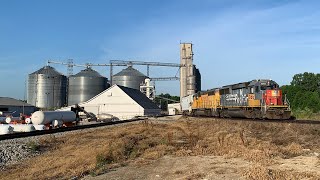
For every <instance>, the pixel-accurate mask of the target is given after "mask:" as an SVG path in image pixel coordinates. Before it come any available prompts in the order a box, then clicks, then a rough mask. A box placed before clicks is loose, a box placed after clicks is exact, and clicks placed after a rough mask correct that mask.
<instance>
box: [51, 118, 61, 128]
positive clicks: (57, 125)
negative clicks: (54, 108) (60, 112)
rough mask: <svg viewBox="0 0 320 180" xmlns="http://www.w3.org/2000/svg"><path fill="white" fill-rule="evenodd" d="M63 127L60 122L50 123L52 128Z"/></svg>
mask: <svg viewBox="0 0 320 180" xmlns="http://www.w3.org/2000/svg"><path fill="white" fill-rule="evenodd" d="M62 125H63V121H61V120H57V119H56V120H53V121H52V127H61V126H62Z"/></svg>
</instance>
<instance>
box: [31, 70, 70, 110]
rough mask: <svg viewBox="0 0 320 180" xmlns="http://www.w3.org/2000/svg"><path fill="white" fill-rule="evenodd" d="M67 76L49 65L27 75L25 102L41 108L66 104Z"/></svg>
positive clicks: (51, 107)
mask: <svg viewBox="0 0 320 180" xmlns="http://www.w3.org/2000/svg"><path fill="white" fill-rule="evenodd" d="M66 89H67V77H66V76H64V75H62V74H61V73H59V72H57V71H56V70H55V69H54V68H53V67H51V66H44V67H43V68H41V69H39V70H37V71H35V72H33V73H31V74H29V75H28V95H27V96H28V97H27V102H28V103H29V104H32V105H34V106H36V107H39V108H43V109H54V108H58V107H62V106H64V105H66Z"/></svg>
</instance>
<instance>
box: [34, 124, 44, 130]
mask: <svg viewBox="0 0 320 180" xmlns="http://www.w3.org/2000/svg"><path fill="white" fill-rule="evenodd" d="M33 127H34V129H35V130H37V131H42V130H45V129H46V126H45V125H33Z"/></svg>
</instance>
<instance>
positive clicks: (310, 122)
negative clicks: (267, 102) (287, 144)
mask: <svg viewBox="0 0 320 180" xmlns="http://www.w3.org/2000/svg"><path fill="white" fill-rule="evenodd" d="M186 117H188V116H186ZM193 117H194V116H193ZM199 117H201V118H208V119H209V118H214V119H220V120H229V121H249V122H263V123H272V122H273V123H274V122H276V123H294V124H320V120H319V121H315V120H281V119H275V120H269V119H244V118H217V117H206V116H199Z"/></svg>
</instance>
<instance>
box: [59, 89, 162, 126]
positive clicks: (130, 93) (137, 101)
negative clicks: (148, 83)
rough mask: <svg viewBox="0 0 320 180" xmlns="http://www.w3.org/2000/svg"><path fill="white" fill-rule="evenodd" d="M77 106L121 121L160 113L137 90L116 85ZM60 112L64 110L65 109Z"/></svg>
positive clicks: (155, 106)
mask: <svg viewBox="0 0 320 180" xmlns="http://www.w3.org/2000/svg"><path fill="white" fill-rule="evenodd" d="M79 106H81V107H83V108H84V110H86V111H87V112H91V113H93V114H95V115H98V114H105V113H106V114H111V115H113V116H115V117H117V118H119V119H122V120H123V119H131V118H133V117H136V116H153V115H159V114H160V111H161V110H160V108H159V107H158V106H157V105H156V104H154V103H153V102H152V101H151V100H150V99H148V98H147V97H146V96H145V95H144V94H143V93H141V92H140V91H139V90H137V89H132V88H128V87H124V86H120V85H116V84H115V85H113V86H111V87H110V88H109V89H107V90H105V91H103V92H101V93H100V94H98V95H96V96H95V97H93V98H91V99H90V100H88V101H86V102H83V103H79ZM68 109H70V107H68ZM61 110H66V108H63V109H61Z"/></svg>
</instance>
